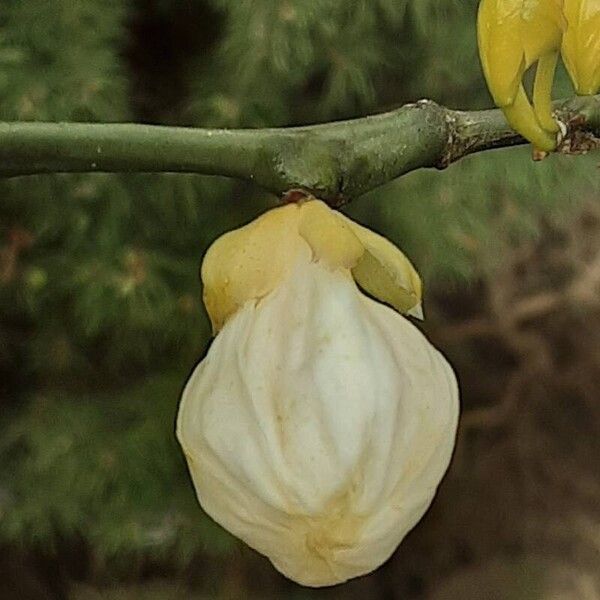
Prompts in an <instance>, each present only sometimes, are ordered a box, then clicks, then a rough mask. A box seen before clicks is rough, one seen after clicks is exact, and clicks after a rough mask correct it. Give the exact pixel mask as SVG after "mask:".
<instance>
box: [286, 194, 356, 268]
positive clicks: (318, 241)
mask: <svg viewBox="0 0 600 600" xmlns="http://www.w3.org/2000/svg"><path fill="white" fill-rule="evenodd" d="M300 211H301V217H300V223H299V227H298V233H300V235H301V236H302V238H303V239H304V240H305V241H306V242H307V243H308V245H309V246H310V248H311V250H312V252H313V258H314V260H319V261H322V262H324V263H325V264H327V265H328V266H329V267H330V268H334V269H335V268H344V269H351V268H352V267H354V265H356V263H357V262H358V260H359V259H360V257H361V256H362V255H363V253H364V248H363V245H362V244H361V243H360V241H359V240H358V238H357V237H356V235H355V234H354V233H353V232H352V229H351V228H350V227H349V226H348V225H347V224H346V223H345V221H343V220H342V219H340V218H339V216H338V213H336V212H335V211H333V210H331V208H329V207H328V206H327V204H325V203H324V202H321V201H320V200H312V201H309V202H306V203H304V204H302V205H301V207H300Z"/></svg>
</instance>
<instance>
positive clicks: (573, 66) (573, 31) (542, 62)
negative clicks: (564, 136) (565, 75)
mask: <svg viewBox="0 0 600 600" xmlns="http://www.w3.org/2000/svg"><path fill="white" fill-rule="evenodd" d="M477 25H478V27H477V30H478V42H479V53H480V57H481V63H482V66H483V72H484V75H485V78H486V81H487V83H488V87H489V90H490V93H491V94H492V97H493V98H494V102H495V103H496V105H497V106H499V107H500V108H501V109H502V111H503V112H504V114H505V115H506V118H507V120H508V122H509V124H510V125H511V126H512V127H513V128H514V129H515V130H516V131H518V132H519V133H520V134H521V135H523V137H525V138H527V139H528V140H529V141H531V142H532V143H533V144H534V146H535V147H536V148H538V149H539V150H543V151H548V152H549V151H551V150H553V149H554V148H555V147H556V143H557V140H556V133H557V131H558V125H557V123H556V121H555V120H554V117H553V115H552V84H553V80H554V73H555V70H556V64H557V61H558V56H559V54H560V53H561V50H562V56H563V59H564V62H565V64H566V66H567V70H568V71H569V74H570V75H571V78H572V80H573V84H574V86H575V89H576V90H577V93H579V94H595V93H596V92H597V91H598V89H600V0H482V1H481V4H480V6H479V15H478V22H477ZM534 64H537V68H536V74H535V81H534V86H533V99H532V100H533V103H532V102H531V101H530V99H529V98H528V96H527V93H526V92H525V89H524V87H523V81H522V80H523V75H524V74H525V71H526V70H527V69H529V67H531V66H532V65H534Z"/></svg>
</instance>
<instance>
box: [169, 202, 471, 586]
mask: <svg viewBox="0 0 600 600" xmlns="http://www.w3.org/2000/svg"><path fill="white" fill-rule="evenodd" d="M202 278H203V282H204V298H205V303H206V306H207V309H208V312H209V315H210V317H211V320H212V322H213V327H214V329H215V331H218V334H217V336H216V339H215V340H214V342H213V344H212V346H211V348H210V350H209V351H208V354H207V356H206V357H205V358H204V360H203V361H202V362H201V363H200V364H199V365H198V366H197V367H196V369H195V370H194V372H193V373H192V375H191V377H190V379H189V381H188V383H187V385H186V388H185V390H184V392H183V397H182V401H181V406H180V409H179V415H178V421H177V435H178V439H179V441H180V443H181V445H182V447H183V450H184V452H185V455H186V459H187V462H188V466H189V470H190V473H191V476H192V479H193V482H194V485H195V488H196V492H197V495H198V499H199V501H200V504H201V505H202V507H203V508H204V510H205V511H206V512H207V513H208V514H209V515H210V516H211V517H213V518H214V519H215V520H216V521H217V522H218V523H220V524H221V525H222V526H223V527H225V528H226V529H228V530H229V531H230V532H232V533H233V534H234V535H236V536H237V537H239V538H241V539H242V540H244V541H245V542H246V543H247V544H248V545H249V546H251V547H252V548H254V549H256V550H257V551H258V552H261V553H262V554H264V555H266V556H267V557H268V558H269V559H270V560H271V562H272V563H273V565H274V566H275V567H276V568H277V569H278V570H280V571H281V572H282V573H284V574H285V575H286V576H288V577H289V578H291V579H293V580H294V581H296V582H298V583H301V584H304V585H308V586H315V587H316V586H326V585H333V584H336V583H340V582H343V581H346V580H347V579H349V578H352V577H356V576H359V575H362V574H365V573H369V572H370V571H372V570H374V569H376V568H377V567H378V566H379V565H381V564H382V563H383V562H384V561H385V560H387V559H388V558H389V556H390V555H391V554H392V552H393V551H394V550H395V548H396V547H397V546H398V544H399V543H400V542H401V540H402V539H403V538H404V536H405V535H406V533H407V532H408V531H409V530H410V529H411V528H412V527H413V526H414V525H415V524H416V523H417V522H418V521H419V519H420V518H421V517H422V515H423V514H424V512H425V511H426V510H427V508H428V506H429V505H430V503H431V501H432V499H433V497H434V494H435V491H436V488H437V486H438V484H439V482H440V480H441V478H442V476H443V474H444V472H445V471H446V469H447V467H448V463H449V461H450V457H451V454H452V449H453V446H454V439H455V433H456V426H457V419H458V411H459V406H458V391H457V383H456V379H455V376H454V374H453V372H452V369H451V367H450V366H449V364H448V363H447V361H446V360H445V359H444V357H443V356H442V355H441V354H440V353H439V352H438V351H437V350H436V349H435V348H434V347H433V346H432V345H431V344H430V343H429V342H428V341H427V339H426V338H425V337H424V336H423V334H422V333H421V332H420V331H419V330H418V329H417V328H416V327H415V326H414V325H413V324H412V323H410V322H409V321H408V319H406V318H405V317H404V316H402V315H401V314H399V313H398V312H396V310H399V311H401V312H403V313H408V312H411V311H413V312H414V311H418V310H419V307H420V300H421V285H420V280H419V277H418V275H417V273H416V271H415V270H414V268H413V267H412V265H411V264H410V262H409V261H408V259H406V257H404V255H403V254H402V253H401V252H400V251H399V250H398V249H397V248H396V247H394V246H393V245H392V244H390V243H389V242H388V241H387V240H385V239H384V238H381V237H380V236H378V235H376V234H375V233H373V232H371V231H369V230H367V229H365V228H363V227H360V226H359V225H357V224H356V223H354V222H352V221H351V220H349V219H347V218H346V217H344V216H342V215H341V214H339V213H336V212H335V211H332V210H331V209H329V208H328V207H327V206H326V205H325V204H323V203H322V202H320V201H309V202H306V203H304V204H301V205H288V206H284V207H281V208H277V209H274V210H271V211H269V212H268V213H266V214H265V215H263V216H262V217H260V218H258V219H257V220H255V221H253V222H252V223H250V224H249V225H247V226H245V227H242V228H241V229H238V230H237V231H233V232H230V233H227V234H225V235H224V236H223V237H221V238H220V239H219V240H217V241H216V242H215V243H214V244H213V246H212V247H211V248H210V249H209V251H208V252H207V254H206V257H205V259H204V263H203V266H202ZM357 283H358V285H360V286H361V287H363V289H365V290H367V291H368V292H369V293H370V294H371V295H373V296H374V297H376V298H378V299H379V300H382V301H383V302H385V303H387V304H390V305H391V306H394V307H395V309H396V310H394V309H392V308H390V306H386V305H384V304H382V303H381V302H378V301H376V300H374V299H371V298H369V297H367V296H366V295H365V294H364V293H363V292H362V291H361V290H360V289H359V288H358V287H357Z"/></svg>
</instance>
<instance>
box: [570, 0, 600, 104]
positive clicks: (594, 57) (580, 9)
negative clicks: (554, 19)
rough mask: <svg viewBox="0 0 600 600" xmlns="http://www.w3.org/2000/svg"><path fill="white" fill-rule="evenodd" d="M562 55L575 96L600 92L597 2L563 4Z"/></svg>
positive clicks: (599, 4)
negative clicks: (576, 94)
mask: <svg viewBox="0 0 600 600" xmlns="http://www.w3.org/2000/svg"><path fill="white" fill-rule="evenodd" d="M564 12H565V18H566V20H567V31H566V33H565V35H564V38H563V44H562V55H563V60H564V61H565V65H566V67H567V71H568V72H569V75H570V76H571V79H572V80H573V85H574V86H575V90H576V91H577V93H578V94H581V95H584V96H586V95H592V94H596V93H597V92H598V90H600V0H565V2H564Z"/></svg>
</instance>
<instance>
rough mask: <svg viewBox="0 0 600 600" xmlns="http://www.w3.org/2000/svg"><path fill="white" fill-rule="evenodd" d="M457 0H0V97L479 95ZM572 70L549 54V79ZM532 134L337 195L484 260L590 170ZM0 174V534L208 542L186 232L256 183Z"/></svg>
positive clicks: (321, 104)
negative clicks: (184, 401) (200, 490)
mask: <svg viewBox="0 0 600 600" xmlns="http://www.w3.org/2000/svg"><path fill="white" fill-rule="evenodd" d="M476 4H477V2H476V1H475V0H460V1H459V0H413V1H409V0H345V1H344V2H338V1H335V0H311V1H310V2H306V1H305V0H188V1H186V2H180V1H177V0H137V1H136V2H125V0H80V1H78V2H73V1H72V0H53V1H52V2H47V1H45V0H3V2H2V6H1V7H0V119H4V120H44V119H46V120H82V121H103V122H107V121H122V120H134V121H144V122H156V123H159V122H161V123H172V124H184V125H206V126H228V127H240V126H248V127H256V126H272V125H287V124H300V123H313V122H319V121H324V120H329V119H336V118H345V117H352V116H358V115H364V114H367V113H369V112H373V111H377V110H385V109H389V108H392V107H394V106H398V105H400V104H402V103H404V102H407V101H412V100H417V99H419V98H422V97H430V98H433V99H434V100H436V101H438V102H440V103H443V104H446V105H448V106H452V107H456V108H465V109H466V108H482V107H488V106H490V105H491V101H490V99H489V97H488V95H487V92H486V91H485V87H484V83H483V79H482V76H481V72H480V67H479V62H478V58H477V53H476V40H475V10H476ZM571 93H572V91H571V90H570V88H569V87H568V84H567V80H566V78H565V77H564V73H563V74H562V76H561V77H560V78H559V82H558V83H557V90H556V95H557V96H559V95H570V94H571ZM528 152H529V151H528V150H527V149H520V150H505V151H498V152H492V153H488V154H486V155H482V156H477V157H473V158H469V159H466V160H464V161H462V162H461V163H460V164H458V165H454V166H452V167H451V168H450V169H449V170H447V171H446V172H443V173H438V172H419V173H414V174H411V175H409V176H407V177H404V178H402V179H401V180H398V181H396V182H393V183H391V184H390V185H388V186H385V187H384V188H382V189H380V190H377V191H375V192H373V193H371V194H369V195H368V196H367V197H364V198H361V199H358V200H357V201H356V202H355V203H354V204H352V205H351V206H350V207H349V208H348V211H349V212H350V213H352V214H353V215H354V216H355V218H357V219H359V220H361V221H363V222H365V223H366V224H368V225H370V226H371V227H373V228H375V229H378V230H379V231H381V232H382V233H385V234H386V235H388V236H389V237H390V238H391V239H393V240H394V241H395V242H397V243H398V244H399V245H400V246H401V247H402V248H403V249H405V250H406V251H407V253H408V254H409V255H410V256H411V258H412V259H413V260H414V262H415V264H416V265H417V266H418V267H419V268H420V270H421V271H422V272H423V274H424V276H425V279H426V283H427V285H428V287H429V288H435V287H436V286H447V285H454V286H458V285H464V284H465V283H466V282H468V281H469V279H470V278H473V277H474V276H476V275H477V274H478V273H480V272H481V271H482V270H483V269H493V267H494V264H495V261H497V260H501V258H502V257H501V256H500V255H499V254H498V252H497V248H498V245H497V242H498V241H500V239H501V238H502V239H503V240H504V239H506V237H507V236H508V237H509V238H515V239H516V238H518V237H522V236H531V235H535V233H536V223H537V222H538V221H539V216H540V215H544V216H545V218H547V219H555V218H561V217H562V215H564V214H565V212H568V211H570V210H571V209H572V207H573V206H574V205H575V204H576V203H577V202H579V201H580V200H581V199H582V198H584V197H585V195H586V193H588V192H587V190H589V189H591V188H590V178H591V177H597V175H596V173H595V171H594V169H593V168H592V167H593V159H591V158H576V159H575V158H567V157H558V156H556V157H551V158H550V159H548V160H547V161H545V162H544V163H543V164H534V163H532V162H531V161H530V160H529V159H528V156H527V155H528ZM0 197H1V201H0V402H1V404H2V421H1V423H0V424H1V429H0V465H1V466H0V539H1V540H4V541H5V542H6V541H8V542H11V543H19V544H24V545H27V544H42V545H45V546H47V547H50V546H51V544H52V542H53V540H54V539H55V538H56V536H69V535H77V536H82V537H84V538H85V539H86V541H87V542H88V543H89V544H90V545H91V547H92V548H93V551H94V553H96V555H97V556H98V557H100V559H101V560H104V561H111V560H117V561H118V560H119V558H122V557H123V556H141V555H144V554H146V553H150V554H152V555H153V556H159V557H160V556H164V557H166V558H168V559H169V560H173V561H174V562H176V563H178V564H186V562H187V561H189V560H190V557H192V556H193V555H194V554H195V553H197V552H201V553H204V552H221V551H226V550H227V549H228V548H230V546H231V540H230V538H229V537H228V536H226V534H224V533H222V532H221V531H220V529H218V528H217V527H216V526H214V525H212V523H211V522H210V521H209V520H208V519H207V518H206V517H203V516H202V513H201V511H200V509H199V508H198V507H197V506H196V503H195V498H194V494H193V491H192V488H191V485H190V483H189V480H188V478H187V474H186V470H185V466H184V462H183V460H182V459H181V457H180V455H179V451H178V448H177V447H176V443H175V441H174V435H173V428H174V427H173V424H174V415H175V411H176V406H177V401H178V395H179V392H180V389H181V387H182V384H183V381H184V379H185V374H186V372H188V371H189V370H190V369H191V367H192V366H193V364H194V362H195V361H196V360H197V359H198V358H200V356H201V354H202V352H203V351H204V349H205V347H206V344H207V342H208V337H209V328H208V325H207V322H206V319H205V317H204V314H203V312H202V310H203V309H202V307H201V302H200V286H199V283H198V280H197V273H198V266H199V262H200V259H201V256H202V253H203V251H204V250H205V248H206V247H207V246H208V244H209V243H210V242H211V241H212V240H213V239H215V237H216V236H217V235H219V234H220V233H222V232H223V231H225V230H227V229H230V228H232V227H235V226H238V225H240V224H241V223H243V222H245V221H247V220H249V219H250V218H252V217H254V216H255V215H257V214H258V213H259V212H260V211H261V210H263V209H264V208H266V207H268V206H271V205H273V204H274V203H275V202H276V199H275V198H272V197H269V196H267V195H266V194H264V193H263V192H261V191H260V190H257V189H255V188H251V187H250V186H249V185H247V184H245V183H241V182H233V181H228V180H223V179H219V178H203V177H196V176H185V175H177V176H175V175H173V176H168V175H167V176H153V175H131V176H116V175H115V176H112V175H103V174H90V175H77V176H65V175H56V176H43V177H29V178H20V179H14V180H7V181H2V182H0ZM156 373H159V375H153V374H156Z"/></svg>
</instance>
